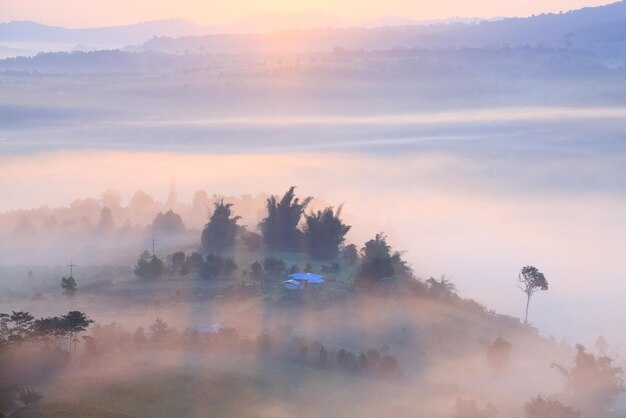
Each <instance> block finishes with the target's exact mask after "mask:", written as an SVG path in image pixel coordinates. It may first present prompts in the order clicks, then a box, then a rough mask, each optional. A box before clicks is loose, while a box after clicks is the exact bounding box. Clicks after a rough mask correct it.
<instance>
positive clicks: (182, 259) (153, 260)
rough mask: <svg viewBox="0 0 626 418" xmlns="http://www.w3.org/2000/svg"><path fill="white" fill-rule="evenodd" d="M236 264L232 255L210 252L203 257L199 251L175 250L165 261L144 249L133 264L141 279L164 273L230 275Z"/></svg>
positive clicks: (156, 277) (157, 276)
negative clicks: (188, 252) (187, 252)
mask: <svg viewBox="0 0 626 418" xmlns="http://www.w3.org/2000/svg"><path fill="white" fill-rule="evenodd" d="M237 268H238V266H237V263H236V262H235V259H234V258H233V257H226V256H221V255H217V254H213V253H210V254H208V255H207V256H206V257H204V256H203V255H202V254H200V253H199V252H196V251H194V252H192V253H190V254H185V253H184V252H183V251H177V252H175V253H173V254H170V255H169V256H167V263H165V262H164V261H163V260H161V259H160V258H159V257H157V256H156V255H150V253H149V252H147V251H144V252H143V253H142V254H141V255H140V256H139V260H138V261H137V264H136V265H135V270H134V271H135V275H136V276H137V277H139V278H142V279H158V278H160V277H162V276H164V275H166V274H170V275H175V274H179V275H181V276H185V275H187V274H190V273H197V274H199V275H200V276H201V277H205V278H215V277H223V276H230V275H232V273H234V272H235V271H236V270H237Z"/></svg>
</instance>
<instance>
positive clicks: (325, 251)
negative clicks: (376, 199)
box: [304, 206, 351, 260]
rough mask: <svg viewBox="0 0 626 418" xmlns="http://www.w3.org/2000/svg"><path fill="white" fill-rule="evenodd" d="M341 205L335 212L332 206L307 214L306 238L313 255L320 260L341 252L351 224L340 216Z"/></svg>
mask: <svg viewBox="0 0 626 418" xmlns="http://www.w3.org/2000/svg"><path fill="white" fill-rule="evenodd" d="M340 215H341V206H339V208H338V209H337V211H336V212H335V211H334V209H333V208H332V207H327V208H326V209H324V210H318V211H317V212H311V213H310V214H308V215H305V224H304V240H305V244H306V249H307V251H308V253H309V254H310V255H311V257H313V258H315V259H318V260H331V259H334V258H336V257H337V255H338V254H339V246H340V245H341V244H342V243H343V241H344V239H345V238H344V237H345V235H346V234H347V233H348V231H350V228H351V227H350V226H349V225H345V224H344V223H343V222H342V221H341V219H340V218H339V216H340Z"/></svg>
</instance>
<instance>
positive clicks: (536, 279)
mask: <svg viewBox="0 0 626 418" xmlns="http://www.w3.org/2000/svg"><path fill="white" fill-rule="evenodd" d="M518 281H519V282H520V285H521V289H522V291H523V292H524V293H526V316H525V318H524V322H525V323H528V306H529V305H530V298H532V296H533V294H535V292H537V291H538V290H548V281H547V280H546V278H545V276H544V275H543V273H542V272H540V271H539V269H537V267H534V266H525V267H522V271H521V272H520V273H519V275H518Z"/></svg>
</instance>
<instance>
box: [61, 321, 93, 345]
mask: <svg viewBox="0 0 626 418" xmlns="http://www.w3.org/2000/svg"><path fill="white" fill-rule="evenodd" d="M61 320H62V321H63V325H64V327H65V329H66V330H67V332H68V336H69V338H70V342H69V343H70V352H72V346H73V347H74V354H76V343H77V342H78V339H77V338H76V337H77V336H78V335H79V334H80V333H81V332H84V331H86V330H87V328H88V327H89V325H90V324H92V323H93V321H92V320H91V319H89V317H88V316H87V315H85V314H84V313H82V312H80V311H69V312H68V313H67V314H66V315H63V316H62V317H61Z"/></svg>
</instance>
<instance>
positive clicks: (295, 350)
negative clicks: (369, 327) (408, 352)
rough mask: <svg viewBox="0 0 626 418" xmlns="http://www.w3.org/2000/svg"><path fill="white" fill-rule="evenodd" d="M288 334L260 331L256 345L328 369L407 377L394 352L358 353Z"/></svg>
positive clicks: (281, 331) (395, 378) (269, 351)
mask: <svg viewBox="0 0 626 418" xmlns="http://www.w3.org/2000/svg"><path fill="white" fill-rule="evenodd" d="M287 333H288V332H287ZM285 334H286V332H285V330H284V329H280V327H279V328H278V329H276V330H274V331H273V332H264V333H261V334H260V335H259V336H258V337H257V339H256V346H257V348H258V349H259V350H261V351H262V352H264V353H274V354H281V355H282V356H285V357H288V358H290V359H294V360H298V361H299V362H306V363H308V364H311V365H315V366H318V367H322V368H325V369H328V370H336V371H342V372H349V373H354V374H359V375H363V376H370V377H376V378H383V379H390V380H398V379H402V378H403V377H404V373H403V371H402V368H401V366H400V362H399V361H398V359H397V358H396V357H395V356H393V355H390V354H383V353H381V351H379V350H377V349H370V350H367V351H365V352H360V353H358V354H356V353H353V352H351V351H349V350H346V349H345V348H334V349H332V350H330V349H327V348H326V347H324V346H323V345H322V343H320V342H319V341H314V342H308V341H307V340H306V339H305V338H303V337H300V336H292V337H291V338H288V337H287V336H286V335H285ZM383 351H386V349H384V350H383Z"/></svg>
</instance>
